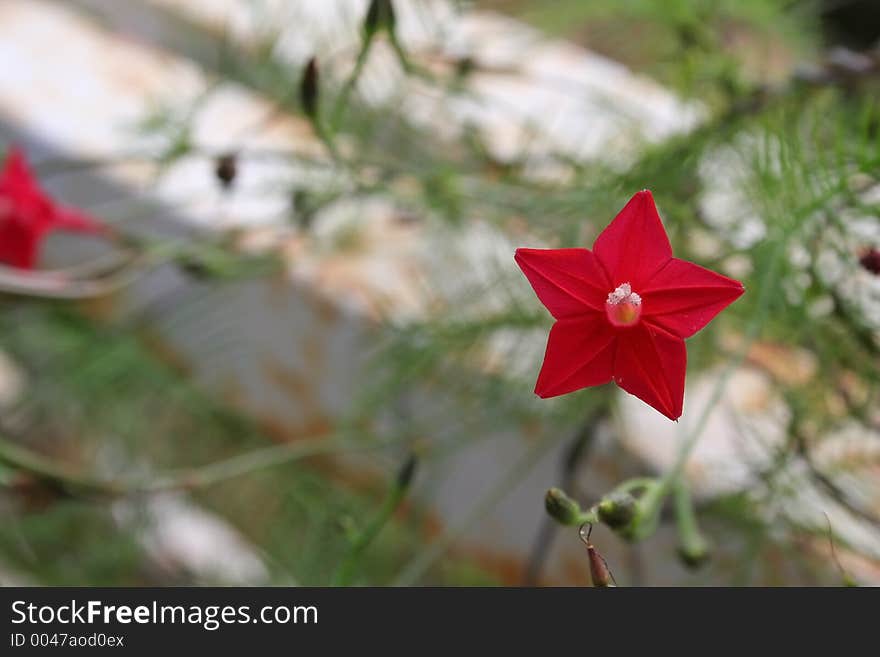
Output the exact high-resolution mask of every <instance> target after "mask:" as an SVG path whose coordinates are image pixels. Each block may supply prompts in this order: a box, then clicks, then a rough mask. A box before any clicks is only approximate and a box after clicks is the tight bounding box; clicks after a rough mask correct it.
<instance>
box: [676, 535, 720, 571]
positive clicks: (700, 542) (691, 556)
mask: <svg viewBox="0 0 880 657" xmlns="http://www.w3.org/2000/svg"><path fill="white" fill-rule="evenodd" d="M711 556H712V550H711V548H710V547H709V543H708V541H706V540H705V539H703V538H702V537H697V539H696V540H692V541H690V542H689V543H687V544H682V545H679V546H678V558H679V559H681V562H682V563H683V564H684V565H685V566H687V567H688V568H691V569H694V570H696V569H697V568H699V567H700V566H702V565H703V564H704V563H706V562H707V561H709V558H710V557H711Z"/></svg>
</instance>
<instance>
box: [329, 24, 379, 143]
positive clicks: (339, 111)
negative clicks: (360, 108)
mask: <svg viewBox="0 0 880 657" xmlns="http://www.w3.org/2000/svg"><path fill="white" fill-rule="evenodd" d="M372 45H373V34H370V33H368V34H366V35H365V36H364V40H363V43H361V49H360V51H358V55H357V60H355V63H354V69H352V72H351V75H350V76H348V80H346V81H345V84H344V85H343V87H342V91H340V92H339V95H338V96H337V97H336V103H335V104H334V106H333V113H332V114H331V115H330V132H331V133H335V132H336V131H337V130H338V129H339V124H340V122H341V121H342V115H343V113H344V112H345V108H346V107H347V106H348V101H349V98H350V97H351V92H352V91H353V90H354V86H355V85H356V84H357V81H358V79H359V78H360V77H361V73H362V72H363V70H364V66H365V65H366V63H367V56H368V55H369V54H370V48H371V47H372Z"/></svg>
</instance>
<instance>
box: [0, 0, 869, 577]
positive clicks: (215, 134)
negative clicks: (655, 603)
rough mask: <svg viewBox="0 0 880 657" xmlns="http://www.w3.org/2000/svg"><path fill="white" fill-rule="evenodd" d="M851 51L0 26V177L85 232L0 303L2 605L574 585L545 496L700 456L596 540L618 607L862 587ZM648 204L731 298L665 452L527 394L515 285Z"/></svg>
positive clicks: (858, 218) (600, 20)
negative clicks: (268, 589) (51, 202)
mask: <svg viewBox="0 0 880 657" xmlns="http://www.w3.org/2000/svg"><path fill="white" fill-rule="evenodd" d="M878 38H880V3H877V2H876V1H874V0H740V1H736V2H734V1H733V0H722V1H710V0H675V1H672V2H659V1H656V2H655V1H651V0H614V1H612V0H554V1H552V2H548V1H544V2H539V1H538V0H509V1H504V0H491V1H488V0H487V1H486V2H455V1H453V0H436V1H434V0H393V2H388V1H387V0H385V1H377V0H326V1H325V0H262V1H259V0H132V1H130V2H114V1H112V0H0V149H2V151H6V150H7V149H8V148H9V147H10V146H11V145H13V144H17V145H18V146H19V147H21V149H22V150H23V151H24V152H25V153H26V155H27V157H28V159H29V161H30V162H31V164H32V166H33V169H34V173H35V176H36V177H37V178H38V179H39V181H40V184H41V185H42V186H43V187H44V188H45V189H46V190H47V191H48V193H50V194H51V195H52V196H53V197H54V198H55V199H56V200H57V201H58V202H63V203H65V204H67V205H69V206H73V207H77V208H79V209H81V210H82V211H85V212H87V213H89V214H90V215H92V216H94V217H97V218H99V219H100V220H101V221H103V222H104V223H105V224H107V225H109V226H112V228H113V233H112V235H110V236H109V237H96V236H84V235H74V234H66V233H61V232H57V233H52V234H51V235H50V236H49V238H48V240H47V241H46V243H45V244H44V248H43V249H42V251H41V258H40V263H39V267H38V269H37V270H34V271H23V270H19V269H15V268H11V267H0V583H2V584H6V585H9V584H35V585H43V584H51V585H207V584H236V585H237V584H242V585H258V584H281V585H349V584H350V585H382V586H384V585H396V586H407V585H444V586H468V585H577V586H581V585H588V584H589V582H590V578H589V567H588V561H587V556H586V551H585V549H584V546H583V544H582V543H581V542H580V540H579V539H578V535H577V528H576V527H563V526H560V525H558V524H556V523H555V522H554V521H553V520H552V519H551V518H550V517H549V516H548V515H547V514H546V512H545V510H544V494H545V492H546V491H547V489H548V488H550V487H561V488H563V489H564V490H565V491H566V492H567V493H568V495H570V496H571V497H572V498H574V499H576V500H577V501H578V502H579V503H580V504H581V505H582V506H583V507H584V508H588V507H590V506H591V505H593V504H594V503H596V502H597V501H598V500H599V499H601V498H602V497H603V495H605V494H606V493H608V492H609V491H611V490H612V489H614V488H615V487H617V486H618V485H619V484H621V482H624V481H627V480H629V479H630V478H632V477H654V476H658V475H660V476H662V475H663V474H664V473H665V472H669V469H670V468H671V467H672V466H673V464H674V462H675V459H676V455H677V453H678V449H679V445H680V443H681V441H682V439H683V437H684V436H686V435H692V434H693V432H697V433H698V436H697V437H698V440H697V442H696V444H695V448H694V450H693V452H692V453H690V455H689V459H688V460H687V462H686V465H685V467H684V469H683V471H682V473H681V477H680V478H678V480H677V481H676V486H677V487H679V488H680V489H681V490H687V491H688V495H686V496H684V497H678V496H677V497H676V500H675V501H676V503H675V504H672V503H670V504H667V505H666V506H665V507H664V510H663V512H662V513H661V514H660V517H659V523H658V525H657V527H656V531H653V532H651V533H650V535H649V536H646V537H644V540H640V541H637V542H634V541H627V540H624V539H622V538H621V537H619V536H618V535H617V534H615V533H614V532H612V531H610V530H609V529H608V528H607V527H605V526H597V527H596V528H595V531H594V532H593V536H592V541H593V543H594V544H595V545H596V547H597V548H599V549H600V550H601V552H602V554H603V555H604V556H605V558H606V559H607V561H608V563H609V565H610V567H611V569H612V571H613V573H614V576H615V578H616V580H617V582H618V583H619V584H621V585H815V584H820V585H840V584H877V583H880V386H878V381H880V252H878V250H877V249H880V137H878V132H880V104H878V100H880V95H878V91H880V49H878V46H880V42H878ZM643 188H650V189H651V190H652V192H653V193H654V196H655V199H656V201H657V204H658V207H659V210H660V214H661V216H662V217H663V221H664V224H665V226H666V228H667V230H668V232H669V234H670V239H671V241H672V243H673V249H674V251H675V253H676V255H677V256H679V257H681V258H685V259H688V260H692V261H694V262H697V263H699V264H701V265H703V266H706V267H709V268H711V269H715V270H717V271H720V272H722V273H725V274H727V275H729V276H732V277H735V278H737V279H740V280H742V281H743V282H744V284H745V287H746V290H747V294H746V295H744V296H743V297H742V298H741V299H740V300H739V301H738V302H737V303H735V304H734V305H733V306H731V307H730V308H729V309H728V310H727V311H725V312H724V313H722V314H721V315H720V316H719V317H718V318H717V319H716V320H715V321H714V322H713V323H712V324H711V325H710V326H709V327H707V328H706V329H705V330H703V331H702V332H701V333H699V334H698V335H696V336H694V337H693V338H692V339H690V340H689V341H688V354H689V368H688V387H687V391H686V396H685V406H684V415H683V416H682V418H681V420H680V422H678V423H671V422H669V421H668V420H667V419H666V418H664V417H663V416H661V415H660V414H659V413H657V412H655V411H654V410H653V409H651V408H650V407H648V406H647V405H645V404H643V403H642V402H640V401H639V400H637V399H635V398H633V397H630V396H628V395H626V394H625V393H623V392H622V391H620V390H618V389H616V388H614V387H612V386H610V385H608V386H603V387H599V388H590V389H587V390H582V391H579V392H577V393H574V394H571V395H567V396H565V397H562V398H556V399H553V400H540V399H538V398H537V397H535V396H534V394H533V392H532V390H533V387H534V381H535V377H536V375H537V371H538V369H539V366H540V363H541V359H542V357H543V350H544V345H545V341H546V336H547V331H548V329H549V327H550V324H551V318H550V316H549V314H548V313H547V312H546V311H545V309H544V308H543V307H542V306H541V305H540V303H539V302H538V300H537V299H536V298H535V297H534V294H533V293H532V291H531V289H530V287H529V286H528V284H527V282H526V281H525V279H524V277H523V276H522V274H521V273H520V272H519V271H518V269H517V268H516V267H515V265H514V262H513V252H514V249H515V248H517V247H519V246H531V247H541V246H547V247H559V246H589V245H590V244H592V241H593V239H594V238H595V236H596V235H597V234H598V233H599V232H600V231H601V230H602V229H603V228H604V227H605V225H607V223H608V222H609V221H610V220H611V219H612V218H613V217H614V215H615V214H616V212H617V211H618V210H619V209H620V208H621V207H622V206H623V205H624V204H625V202H626V201H627V200H628V199H629V198H630V196H632V194H633V193H635V192H636V191H638V190H640V189H643ZM689 432H691V434H689ZM688 498H689V499H690V501H691V502H692V505H693V508H690V505H689V504H688V503H687V502H688ZM680 502H681V504H679V503H680ZM682 504H684V506H686V507H688V508H683V506H682ZM695 536H696V537H697V538H698V539H699V540H698V541H697V542H698V543H699V545H698V547H699V548H700V549H697V550H696V551H695V550H694V549H693V548H694V538H695Z"/></svg>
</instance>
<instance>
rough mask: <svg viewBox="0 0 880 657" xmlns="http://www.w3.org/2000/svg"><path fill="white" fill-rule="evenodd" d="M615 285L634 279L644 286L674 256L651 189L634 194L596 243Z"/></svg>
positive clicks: (635, 286) (635, 284)
mask: <svg viewBox="0 0 880 657" xmlns="http://www.w3.org/2000/svg"><path fill="white" fill-rule="evenodd" d="M593 252H594V253H595V254H596V257H597V258H598V259H599V261H600V262H601V263H602V266H603V267H604V268H605V271H606V272H607V273H608V277H609V278H610V279H611V281H610V282H611V283H612V285H611V286H610V288H609V289H608V291H609V292H610V291H611V290H612V289H614V288H615V287H617V286H618V285H620V284H621V283H630V284H631V285H632V287H633V289H634V290H635V291H636V292H638V293H639V294H641V289H640V288H641V287H643V286H644V284H645V283H647V282H648V281H649V280H650V278H651V276H652V275H653V274H654V273H656V272H657V271H659V270H660V268H661V267H663V266H664V265H665V264H666V263H667V262H668V261H669V259H670V258H671V257H672V247H671V246H670V245H669V238H668V237H667V236H666V230H665V229H664V228H663V223H662V222H661V221H660V215H658V214H657V207H656V206H655V205H654V197H653V196H651V192H649V191H648V190H647V189H644V190H642V191H641V192H639V193H637V194H636V195H635V196H633V197H632V198H631V199H630V201H629V203H627V204H626V205H625V206H624V208H623V210H621V211H620V213H618V215H617V216H616V217H615V218H614V221H612V222H611V223H610V224H609V225H608V227H607V228H606V229H605V230H603V231H602V232H601V233H600V234H599V237H597V238H596V242H595V244H593Z"/></svg>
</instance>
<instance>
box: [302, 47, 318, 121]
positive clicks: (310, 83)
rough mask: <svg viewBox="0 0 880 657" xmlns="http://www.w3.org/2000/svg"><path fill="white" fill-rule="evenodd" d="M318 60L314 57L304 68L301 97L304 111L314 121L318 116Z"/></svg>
mask: <svg viewBox="0 0 880 657" xmlns="http://www.w3.org/2000/svg"><path fill="white" fill-rule="evenodd" d="M318 92H319V87H318V60H317V58H315V57H312V58H311V59H310V60H309V61H308V63H307V64H306V67H305V69H304V70H303V76H302V81H301V82H300V85H299V99H300V103H301V104H302V108H303V112H304V113H305V115H306V116H308V117H309V118H310V119H312V120H313V121H314V120H315V118H316V117H317V116H318Z"/></svg>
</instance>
